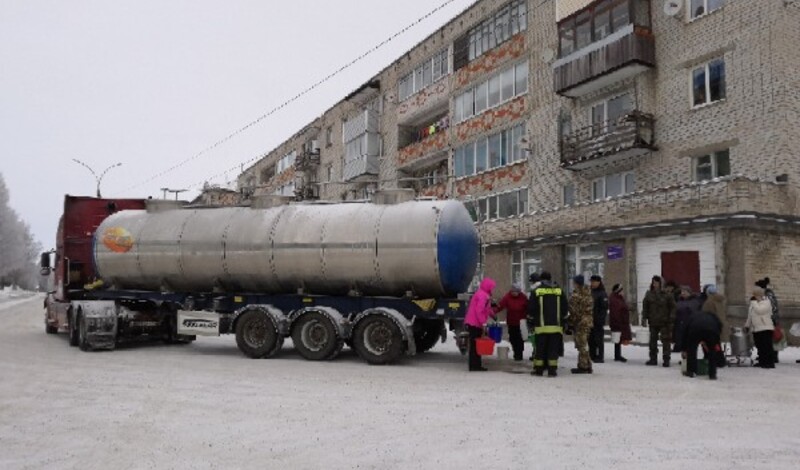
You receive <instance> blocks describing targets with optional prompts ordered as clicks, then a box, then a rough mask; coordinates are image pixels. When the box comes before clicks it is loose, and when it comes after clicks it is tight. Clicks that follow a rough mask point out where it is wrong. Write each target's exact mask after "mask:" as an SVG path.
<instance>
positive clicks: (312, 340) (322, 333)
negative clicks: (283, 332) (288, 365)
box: [292, 312, 342, 361]
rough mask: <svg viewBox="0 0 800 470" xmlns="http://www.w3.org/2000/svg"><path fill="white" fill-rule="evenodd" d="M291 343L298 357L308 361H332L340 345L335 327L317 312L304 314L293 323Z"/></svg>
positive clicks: (328, 319)
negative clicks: (298, 354)
mask: <svg viewBox="0 0 800 470" xmlns="http://www.w3.org/2000/svg"><path fill="white" fill-rule="evenodd" d="M292 341H293V342H294V347H295V348H297V351H298V352H299V353H300V355H301V356H303V357H304V358H306V359H308V360H309V361H322V360H324V359H333V357H332V356H333V354H334V353H336V352H337V349H338V350H341V345H340V343H342V340H341V339H339V335H338V334H337V332H336V325H334V324H333V322H332V321H331V319H330V318H328V317H326V316H325V315H323V314H321V313H319V312H309V313H305V314H303V315H302V316H301V317H300V318H298V319H297V320H296V321H295V324H294V326H293V328H292Z"/></svg>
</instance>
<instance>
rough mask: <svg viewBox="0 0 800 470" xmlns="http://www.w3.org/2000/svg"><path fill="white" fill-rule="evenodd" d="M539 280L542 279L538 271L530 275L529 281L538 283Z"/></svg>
mask: <svg viewBox="0 0 800 470" xmlns="http://www.w3.org/2000/svg"><path fill="white" fill-rule="evenodd" d="M539 280H540V279H539V274H538V273H531V275H530V276H528V281H530V282H531V283H537V282H539Z"/></svg>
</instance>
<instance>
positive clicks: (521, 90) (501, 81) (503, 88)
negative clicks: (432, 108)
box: [455, 60, 529, 123]
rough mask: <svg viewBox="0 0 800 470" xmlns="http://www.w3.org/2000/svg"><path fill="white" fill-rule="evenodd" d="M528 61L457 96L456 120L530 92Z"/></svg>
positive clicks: (475, 114)
mask: <svg viewBox="0 0 800 470" xmlns="http://www.w3.org/2000/svg"><path fill="white" fill-rule="evenodd" d="M528 75H529V73H528V61H527V60H526V61H525V62H522V63H519V64H517V65H515V66H513V67H510V68H508V69H506V70H503V71H502V72H500V73H498V74H496V75H494V76H492V77H489V79H488V80H486V81H485V82H481V83H479V84H478V85H476V86H475V87H474V88H471V89H469V90H467V91H466V92H464V93H463V94H461V95H459V96H458V97H456V98H455V122H456V123H458V122H463V121H466V120H467V119H469V118H471V117H472V116H477V115H478V114H480V113H482V112H484V111H486V110H487V109H490V108H494V107H495V106H498V105H500V104H502V103H505V102H506V101H508V100H511V99H513V98H515V97H517V96H519V95H523V94H525V93H527V92H528Z"/></svg>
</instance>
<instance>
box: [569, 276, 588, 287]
mask: <svg viewBox="0 0 800 470" xmlns="http://www.w3.org/2000/svg"><path fill="white" fill-rule="evenodd" d="M572 282H574V283H575V284H577V285H579V286H582V285H584V284H585V283H586V280H585V279H584V277H583V274H578V275H577V276H575V277H573V278H572Z"/></svg>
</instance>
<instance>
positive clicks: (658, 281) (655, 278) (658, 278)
mask: <svg viewBox="0 0 800 470" xmlns="http://www.w3.org/2000/svg"><path fill="white" fill-rule="evenodd" d="M652 282H657V283H659V284H663V282H661V276H653V281H652Z"/></svg>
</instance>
